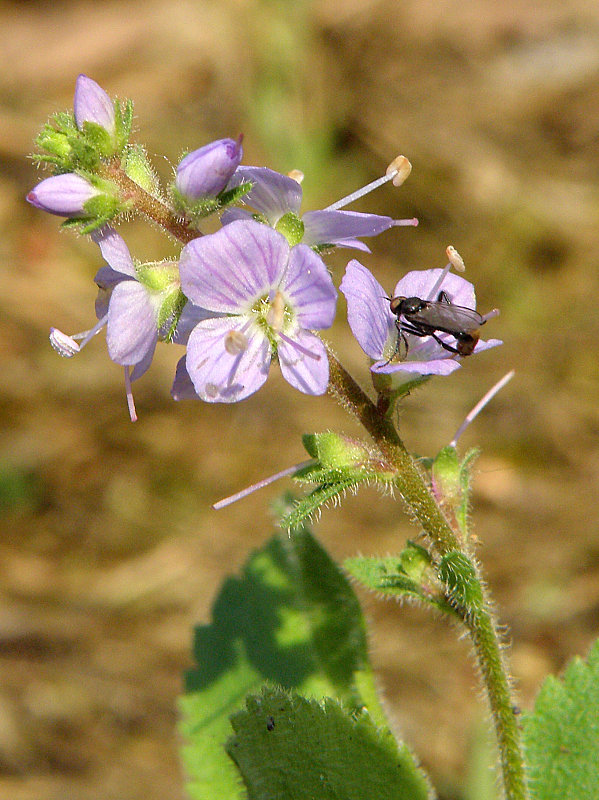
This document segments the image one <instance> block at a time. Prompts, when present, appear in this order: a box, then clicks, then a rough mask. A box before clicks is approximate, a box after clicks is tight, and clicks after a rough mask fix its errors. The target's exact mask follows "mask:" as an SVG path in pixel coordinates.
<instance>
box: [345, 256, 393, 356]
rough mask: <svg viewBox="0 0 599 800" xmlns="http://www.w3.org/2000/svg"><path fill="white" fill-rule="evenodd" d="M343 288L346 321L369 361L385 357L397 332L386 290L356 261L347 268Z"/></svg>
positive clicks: (351, 262)
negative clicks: (391, 339)
mask: <svg viewBox="0 0 599 800" xmlns="http://www.w3.org/2000/svg"><path fill="white" fill-rule="evenodd" d="M340 289H341V291H342V292H343V294H344V295H345V299H346V300H347V319H348V322H349V326H350V328H351V329H352V332H353V334H354V336H355V337H356V339H357V341H358V344H359V345H360V347H361V348H362V350H364V352H365V353H366V355H368V356H370V358H373V359H380V358H382V357H383V355H384V353H385V346H386V344H387V340H388V338H389V336H390V335H391V334H392V333H393V331H394V330H395V316H394V315H393V314H392V313H391V310H390V308H389V301H388V300H387V299H386V292H385V290H384V289H383V287H382V286H381V285H380V283H379V282H378V281H377V280H376V278H375V277H374V276H373V275H372V273H371V272H370V271H369V270H367V269H366V267H364V266H362V264H360V262H359V261H356V260H355V259H353V260H352V261H350V262H349V264H348V265H347V267H346V270H345V275H344V276H343V280H342V281H341V286H340Z"/></svg>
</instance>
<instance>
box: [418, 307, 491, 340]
mask: <svg viewBox="0 0 599 800" xmlns="http://www.w3.org/2000/svg"><path fill="white" fill-rule="evenodd" d="M405 317H406V319H407V320H409V321H410V322H413V323H416V324H417V325H423V326H425V327H427V328H432V329H434V330H436V331H444V332H445V333H452V334H457V333H469V332H470V331H476V330H478V329H479V328H480V326H481V325H482V324H483V322H484V320H483V318H482V317H481V315H480V314H479V313H478V311H474V309H472V308H466V307H465V306H454V305H452V304H451V303H446V302H435V301H429V302H428V303H427V304H426V306H425V307H424V308H422V309H421V310H420V311H416V312H414V313H413V314H406V315H405Z"/></svg>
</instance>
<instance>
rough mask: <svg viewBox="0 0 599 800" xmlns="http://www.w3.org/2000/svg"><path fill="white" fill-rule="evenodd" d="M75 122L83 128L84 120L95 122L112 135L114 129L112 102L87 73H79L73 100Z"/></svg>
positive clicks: (80, 128)
mask: <svg viewBox="0 0 599 800" xmlns="http://www.w3.org/2000/svg"><path fill="white" fill-rule="evenodd" d="M73 110H74V112H75V122H76V123H77V127H78V128H79V130H80V131H81V130H83V124H84V123H85V122H95V123H96V125H100V126H101V127H102V128H104V129H105V130H107V131H108V133H110V135H111V136H114V134H115V130H116V124H115V116H114V104H113V102H112V100H111V99H110V97H109V96H108V95H107V94H106V92H105V91H104V89H102V87H101V86H99V85H98V84H97V83H96V82H95V81H93V80H92V79H91V78H88V77H87V75H83V74H81V75H79V77H78V78H77V83H76V84H75V98H74V101H73Z"/></svg>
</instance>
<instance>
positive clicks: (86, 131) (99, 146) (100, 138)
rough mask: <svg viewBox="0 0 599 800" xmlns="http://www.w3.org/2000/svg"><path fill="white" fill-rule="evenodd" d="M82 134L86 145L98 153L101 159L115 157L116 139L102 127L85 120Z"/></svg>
mask: <svg viewBox="0 0 599 800" xmlns="http://www.w3.org/2000/svg"><path fill="white" fill-rule="evenodd" d="M80 134H81V137H82V139H83V140H84V142H85V144H86V145H87V146H88V147H89V148H90V149H91V150H93V151H94V152H95V153H97V155H98V157H99V158H111V156H113V155H114V153H115V150H116V148H115V142H114V138H113V136H112V134H111V133H109V132H108V131H107V130H106V128H103V127H102V125H98V123H97V122H92V121H91V120H85V122H84V123H83V127H82V129H81V131H80Z"/></svg>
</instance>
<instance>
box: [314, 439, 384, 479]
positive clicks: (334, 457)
mask: <svg viewBox="0 0 599 800" xmlns="http://www.w3.org/2000/svg"><path fill="white" fill-rule="evenodd" d="M302 444H303V445H304V447H305V448H306V451H307V452H308V454H309V455H311V456H312V458H315V459H317V460H318V461H319V462H320V464H321V466H322V467H323V468H325V469H328V470H330V471H331V472H336V473H339V474H340V475H343V474H344V472H345V471H346V470H350V471H353V470H356V469H361V468H362V467H364V466H366V465H367V464H368V463H369V461H370V452H369V450H368V448H367V447H366V445H365V444H363V443H362V442H360V441H357V440H355V439H350V438H349V437H346V436H341V435H340V434H338V433H335V432H334V431H324V433H305V434H304V435H303V436H302Z"/></svg>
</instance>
